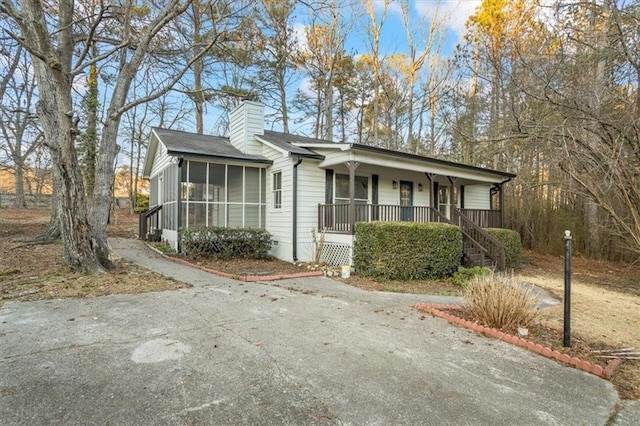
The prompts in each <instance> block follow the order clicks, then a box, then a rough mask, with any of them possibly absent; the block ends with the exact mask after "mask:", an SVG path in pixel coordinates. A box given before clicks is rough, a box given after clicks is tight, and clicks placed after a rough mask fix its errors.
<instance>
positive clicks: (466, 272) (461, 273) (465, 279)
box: [451, 266, 493, 288]
mask: <svg viewBox="0 0 640 426" xmlns="http://www.w3.org/2000/svg"><path fill="white" fill-rule="evenodd" d="M491 274H493V272H492V271H491V269H489V268H486V267H484V266H474V267H473V268H465V267H464V266H459V267H458V271H457V272H456V273H455V274H453V277H451V282H452V283H454V284H455V285H457V286H460V287H463V288H464V287H467V286H468V285H469V281H471V279H472V278H473V277H482V276H485V275H491Z"/></svg>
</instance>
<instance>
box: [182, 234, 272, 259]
mask: <svg viewBox="0 0 640 426" xmlns="http://www.w3.org/2000/svg"><path fill="white" fill-rule="evenodd" d="M271 241H272V240H271V234H270V233H268V232H267V231H265V230H264V229H252V228H219V227H203V228H189V229H181V230H180V250H181V251H183V252H184V253H186V254H187V255H189V256H211V257H216V258H220V259H230V258H234V257H244V258H248V259H266V258H268V257H269V250H271Z"/></svg>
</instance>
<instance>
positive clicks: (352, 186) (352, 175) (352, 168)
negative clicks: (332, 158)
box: [344, 160, 360, 235]
mask: <svg viewBox="0 0 640 426" xmlns="http://www.w3.org/2000/svg"><path fill="white" fill-rule="evenodd" d="M344 164H345V166H346V167H347V169H348V170H349V232H350V233H351V235H353V232H354V231H355V227H356V202H355V198H356V169H357V168H358V166H359V165H360V163H358V162H357V161H354V160H350V161H347V162H346V163H344Z"/></svg>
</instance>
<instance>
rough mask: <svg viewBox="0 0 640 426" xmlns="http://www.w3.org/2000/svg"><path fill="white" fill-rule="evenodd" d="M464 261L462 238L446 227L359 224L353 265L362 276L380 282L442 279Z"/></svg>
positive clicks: (392, 223) (450, 227) (457, 232)
mask: <svg viewBox="0 0 640 426" xmlns="http://www.w3.org/2000/svg"><path fill="white" fill-rule="evenodd" d="M461 258H462V234H461V232H460V228H458V227H457V226H453V225H449V224H443V223H415V222H359V223H357V224H356V230H355V241H354V246H353V261H354V266H355V267H356V269H357V271H358V273H361V274H363V275H365V276H369V277H372V278H377V279H390V280H410V279H420V278H442V277H447V276H450V275H451V274H453V273H454V272H455V271H456V270H457V269H458V266H460V259H461Z"/></svg>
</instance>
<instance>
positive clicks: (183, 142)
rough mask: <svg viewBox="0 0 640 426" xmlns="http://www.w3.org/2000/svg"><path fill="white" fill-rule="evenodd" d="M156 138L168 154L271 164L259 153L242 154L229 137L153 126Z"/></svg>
mask: <svg viewBox="0 0 640 426" xmlns="http://www.w3.org/2000/svg"><path fill="white" fill-rule="evenodd" d="M153 131H154V133H155V134H156V135H157V136H158V139H160V141H161V142H162V143H163V144H164V146H165V147H166V148H167V151H168V152H169V154H187V155H196V156H207V157H220V158H229V159H234V160H243V161H251V162H258V163H267V164H271V163H272V162H271V160H269V159H268V158H266V157H263V156H261V155H249V154H243V153H242V152H241V151H240V150H238V149H237V148H236V147H234V146H233V145H231V143H230V142H229V138H224V137H219V136H208V135H199V134H196V133H190V132H182V131H179V130H168V129H161V128H159V127H154V128H153Z"/></svg>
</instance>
